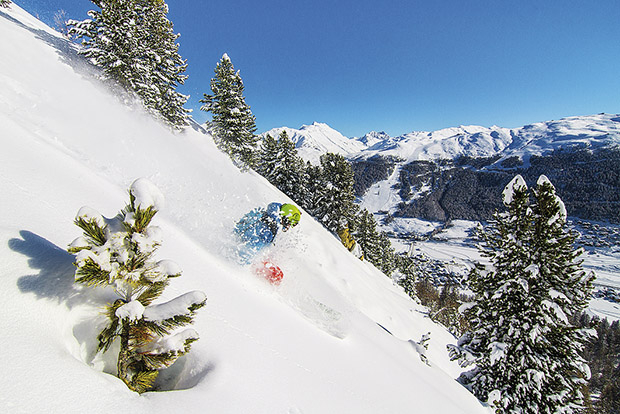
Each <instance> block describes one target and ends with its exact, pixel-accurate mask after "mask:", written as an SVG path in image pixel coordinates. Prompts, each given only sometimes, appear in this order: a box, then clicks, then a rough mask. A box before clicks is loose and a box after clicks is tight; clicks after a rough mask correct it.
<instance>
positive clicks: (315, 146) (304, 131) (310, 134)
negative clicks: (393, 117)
mask: <svg viewBox="0 0 620 414" xmlns="http://www.w3.org/2000/svg"><path fill="white" fill-rule="evenodd" d="M282 131H286V133H287V135H288V136H289V138H291V140H292V141H293V142H294V143H295V147H296V148H297V151H298V153H299V155H300V156H301V157H302V158H303V159H304V160H306V161H310V162H311V163H313V164H318V163H319V158H320V157H321V155H323V154H325V153H326V152H332V153H336V154H341V155H343V156H345V157H349V156H351V155H352V154H355V153H358V152H359V151H362V150H363V149H365V148H366V147H367V145H366V144H365V143H364V142H362V141H360V140H357V139H355V138H347V137H345V136H344V135H342V134H341V133H340V132H338V131H336V130H335V129H333V128H332V127H330V126H329V125H327V124H323V123H319V122H314V123H313V124H312V125H303V126H302V127H301V128H299V129H294V128H288V127H281V128H274V129H271V130H269V131H267V132H264V133H262V134H261V136H265V135H268V134H269V135H271V136H272V137H274V138H277V137H278V136H279V135H280V134H281V133H282Z"/></svg>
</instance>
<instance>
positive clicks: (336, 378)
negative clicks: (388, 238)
mask: <svg viewBox="0 0 620 414" xmlns="http://www.w3.org/2000/svg"><path fill="white" fill-rule="evenodd" d="M0 38H1V39H3V41H2V42H0V55H1V56H2V57H3V58H2V59H1V60H0V148H1V149H0V194H1V196H0V213H1V214H0V238H2V240H4V241H5V242H3V243H2V244H1V247H0V262H1V263H2V266H0V300H1V302H2V304H3V311H2V313H1V320H2V333H1V334H0V346H1V347H2V350H3V352H2V356H1V357H0V365H1V366H2V367H3V375H2V378H1V379H0V389H1V390H2V392H0V412H4V413H22V412H24V413H33V412H47V413H85V412H89V413H104V412H110V410H111V409H118V408H121V407H122V409H123V410H124V411H127V412H148V413H170V412H185V413H198V412H206V411H208V412H213V413H332V412H340V413H408V412H420V413H439V414H441V413H446V414H448V413H449V414H453V413H488V409H486V408H484V407H482V406H481V405H480V403H479V402H478V401H477V400H476V399H475V398H474V397H472V396H471V395H470V394H469V393H468V392H467V391H466V390H465V389H463V388H462V387H461V386H460V385H458V384H457V383H456V382H455V381H454V380H453V378H454V376H456V374H457V373H458V371H459V369H458V367H455V366H454V365H453V364H452V363H450V362H449V361H448V360H447V356H446V351H445V345H446V344H447V343H449V342H452V341H453V338H452V337H451V336H450V335H449V334H448V333H447V332H446V331H445V330H444V329H442V328H441V327H438V326H437V325H435V324H433V323H431V322H430V320H429V319H428V318H427V317H425V313H424V309H423V308H422V307H420V306H418V305H416V304H415V303H414V302H412V301H411V300H410V299H409V298H408V297H407V296H406V295H405V294H404V293H403V292H402V291H401V289H399V288H397V287H395V286H394V285H393V284H392V282H391V281H390V280H389V279H388V278H386V277H384V276H383V275H382V274H380V273H379V272H377V271H376V270H375V269H374V268H372V267H370V266H369V265H368V264H366V263H364V262H361V261H359V260H357V259H355V258H354V257H353V256H352V255H350V254H349V253H348V252H346V250H345V249H344V248H343V247H342V246H341V245H340V244H339V242H338V241H337V240H336V239H335V238H334V237H332V236H331V235H330V234H329V233H327V232H326V231H325V230H324V229H323V228H322V227H321V226H320V225H319V224H317V223H316V222H315V221H314V220H311V219H310V218H309V217H308V216H307V215H305V216H304V218H302V221H301V224H300V225H299V226H298V227H297V228H295V229H294V231H291V232H288V233H286V234H285V235H284V236H285V237H283V238H282V239H281V240H279V241H278V246H277V249H274V250H273V251H272V252H271V253H270V254H271V256H272V259H273V260H274V261H275V262H276V263H278V264H279V265H280V266H281V267H282V269H283V270H284V273H285V279H284V281H283V283H282V285H280V286H279V287H277V288H274V287H272V286H271V285H269V284H267V283H266V282H263V281H262V280H259V279H258V278H256V277H255V276H254V275H253V274H252V273H251V272H250V271H249V269H247V268H245V267H241V266H239V265H237V264H235V262H234V261H233V260H231V258H230V253H229V252H230V248H231V244H232V241H231V237H230V229H231V227H232V225H233V224H234V222H235V220H237V219H238V218H239V217H241V215H242V214H243V213H245V212H246V211H248V210H250V209H251V208H253V207H255V206H260V205H263V206H264V205H265V204H267V203H268V202H270V201H273V200H281V201H285V200H286V197H285V196H284V195H282V194H281V193H279V192H278V191H277V190H275V189H274V188H273V187H272V186H270V185H269V184H268V183H267V182H266V181H265V180H264V179H262V178H261V177H259V176H257V175H255V174H253V173H240V172H239V171H238V170H237V169H236V168H234V166H233V165H232V164H231V162H230V161H229V159H228V157H226V156H224V155H222V154H221V153H220V152H219V151H218V150H217V149H216V148H215V146H214V144H213V142H212V140H211V139H210V137H208V136H205V135H202V134H199V133H196V132H194V131H191V130H188V131H185V132H184V133H181V134H173V133H171V132H170V131H168V130H167V129H166V128H165V127H163V126H161V125H159V124H158V123H156V122H155V121H153V120H152V119H151V118H150V117H149V116H148V115H145V114H144V113H143V111H142V110H141V109H140V108H139V107H132V106H126V105H121V104H119V100H118V98H116V97H115V96H113V94H111V93H110V92H109V91H108V90H107V89H106V88H105V87H104V86H103V85H102V84H101V83H100V82H98V81H97V80H95V79H94V78H93V75H92V71H91V69H89V68H88V67H87V66H86V65H84V64H83V62H82V61H81V59H79V58H77V57H76V56H75V54H74V53H73V52H72V47H71V46H70V45H69V44H67V43H66V42H65V41H64V40H63V39H61V38H59V37H57V36H56V35H55V34H54V33H53V32H51V31H50V30H49V29H48V28H47V27H45V26H44V25H42V24H41V23H39V22H38V21H37V20H35V19H33V18H32V17H31V16H29V15H27V14H26V13H25V12H24V11H22V10H21V9H19V8H18V7H17V6H12V7H11V9H8V10H6V9H2V10H1V11H0ZM138 177H147V178H148V179H150V180H151V181H152V182H154V183H155V184H156V185H157V186H158V187H159V189H160V190H161V191H162V192H163V194H164V195H165V196H166V205H165V208H164V209H163V210H162V211H161V212H160V213H159V214H158V215H157V216H156V218H155V222H156V224H157V225H159V226H160V227H161V228H162V230H163V235H164V241H163V245H162V247H161V249H160V252H159V257H160V258H168V259H172V260H174V261H176V262H177V263H179V264H180V266H181V267H182V269H183V270H184V275H183V276H182V277H181V278H179V279H175V280H174V281H173V282H172V284H171V286H170V287H169V288H168V290H167V291H166V293H165V294H164V297H162V300H164V299H167V298H171V297H174V296H177V295H179V294H181V293H183V292H186V291H189V290H196V289H197V290H202V291H204V292H205V293H206V294H207V297H208V301H207V304H206V306H205V308H203V309H201V310H200V312H199V316H198V318H197V321H196V323H195V325H194V328H195V329H196V330H197V331H198V332H199V334H200V335H201V340H200V341H198V342H197V343H195V344H194V346H193V348H192V352H191V353H190V354H189V355H188V356H187V357H184V358H181V359H180V360H179V361H178V362H177V363H176V364H175V365H173V367H171V368H170V369H169V370H167V371H166V372H164V373H163V374H162V375H161V379H162V382H161V386H162V387H163V388H164V389H170V390H176V391H174V392H167V393H146V394H143V395H141V396H139V395H137V394H135V393H132V392H130V391H128V390H127V388H126V387H125V386H124V384H122V383H121V382H120V381H119V380H118V379H116V378H115V377H114V376H112V375H109V374H107V373H106V372H112V371H113V369H114V368H113V358H110V356H107V357H103V358H101V357H96V356H95V355H94V352H93V350H94V347H95V337H96V334H97V329H98V328H100V326H101V321H102V320H101V315H100V314H99V312H100V309H101V307H102V306H103V305H104V304H105V303H106V301H107V300H109V299H110V294H109V292H107V291H105V290H103V289H102V290H97V291H90V290H87V289H83V288H81V287H79V286H76V285H74V284H73V283H72V282H73V266H72V262H73V257H72V256H71V255H69V254H68V253H66V251H65V248H66V246H67V245H68V243H70V242H71V241H72V240H73V239H74V238H75V237H77V236H78V235H80V231H79V229H78V228H77V227H76V226H74V225H73V224H72V221H73V218H74V216H75V214H76V212H77V211H78V209H79V208H80V207H81V206H83V205H88V206H91V207H93V208H95V209H97V210H98V211H100V212H101V213H102V214H103V215H105V216H106V217H112V216H114V215H115V214H116V213H117V212H118V210H119V209H120V208H122V207H123V206H124V204H125V203H126V201H127V192H126V191H127V188H128V186H129V185H130V184H131V182H132V181H133V180H134V179H135V178H138ZM379 324H380V325H381V326H382V327H383V328H382V327H380V326H379ZM387 331H389V332H391V334H390V333H388V332H387ZM427 332H431V341H430V348H429V350H428V353H427V355H428V358H429V360H430V361H431V366H427V365H425V364H424V363H423V362H421V360H420V357H419V354H418V353H417V351H416V348H415V347H414V346H413V344H412V342H411V341H418V340H420V338H421V337H422V335H423V334H425V333H427ZM112 356H113V355H112Z"/></svg>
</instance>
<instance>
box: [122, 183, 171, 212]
mask: <svg viewBox="0 0 620 414" xmlns="http://www.w3.org/2000/svg"><path fill="white" fill-rule="evenodd" d="M129 191H130V193H131V194H132V195H133V196H134V197H135V201H134V205H135V207H136V208H138V207H140V208H141V209H143V210H146V209H147V208H148V207H149V206H153V208H154V209H155V210H157V211H160V210H161V209H162V208H163V207H164V201H165V198H164V195H163V194H162V192H161V191H159V188H157V187H156V186H155V184H153V183H152V182H150V181H149V180H147V179H146V178H138V179H137V180H136V181H134V182H133V184H131V188H130V190H129Z"/></svg>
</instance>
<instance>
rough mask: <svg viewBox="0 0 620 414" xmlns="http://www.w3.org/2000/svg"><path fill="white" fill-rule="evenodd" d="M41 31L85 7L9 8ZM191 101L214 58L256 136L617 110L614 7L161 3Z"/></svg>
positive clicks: (618, 17)
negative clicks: (312, 128)
mask: <svg viewBox="0 0 620 414" xmlns="http://www.w3.org/2000/svg"><path fill="white" fill-rule="evenodd" d="M16 3H17V4H18V5H20V6H22V7H23V8H25V9H26V10H28V11H29V12H31V13H32V14H35V15H39V17H40V18H41V19H42V20H43V21H45V22H47V23H48V24H53V16H54V13H55V12H56V11H57V10H61V9H62V10H65V11H66V14H67V16H68V17H69V18H75V19H85V18H87V15H86V12H87V11H88V10H90V9H93V8H95V6H94V5H93V4H92V3H91V2H90V1H87V0H16ZM167 3H168V5H169V7H170V14H169V15H168V17H169V19H170V20H171V21H172V22H173V24H174V28H175V31H176V32H177V33H180V34H181V37H180V38H179V43H180V53H181V56H183V58H185V59H187V61H188V64H189V69H188V71H187V74H188V75H189V79H188V80H187V82H186V84H185V85H184V86H182V87H181V88H179V90H180V91H181V92H183V93H185V94H189V95H191V97H190V99H189V101H188V103H187V105H186V106H187V107H190V108H193V109H194V113H193V116H194V118H196V119H197V120H199V121H204V120H206V119H207V118H208V114H207V113H204V112H202V111H199V110H198V108H199V106H200V104H199V103H198V100H199V99H201V98H202V96H203V94H204V93H205V92H209V81H210V79H211V78H212V77H213V69H214V68H215V65H216V64H217V62H218V61H219V59H220V58H221V56H222V54H223V53H228V55H229V56H230V58H231V60H232V62H233V64H234V65H235V68H236V69H238V70H240V71H241V77H242V78H243V81H244V84H245V96H246V102H247V103H248V104H249V105H250V106H251V107H252V112H253V113H254V115H255V116H256V120H257V127H258V130H259V132H263V131H266V130H268V129H271V128H274V127H280V126H289V127H293V128H298V127H300V126H301V125H302V124H310V123H312V122H314V121H318V122H325V123H327V124H329V125H330V126H332V127H333V128H335V129H337V130H339V131H340V132H342V133H343V134H344V135H346V136H349V137H353V136H362V135H364V134H365V133H366V132H369V131H372V130H377V131H386V132H387V133H389V134H390V135H392V136H395V135H400V134H403V133H407V132H411V131H414V130H415V131H420V130H436V129H440V128H445V127H450V126H457V125H469V124H476V125H484V126H491V125H499V126H504V127H517V126H521V125H525V124H528V123H532V122H538V121H546V120H551V119H558V118H561V117H565V116H573V115H590V114H595V113H599V112H608V113H618V112H620V1H619V0H594V1H593V0H582V1H576V0H543V1H541V0H518V1H516V0H469V1H463V0H450V1H448V0H444V1H442V0H425V1H419V0H383V1H381V0H375V1H370V0H336V1H334V0H303V1H302V0H263V1H256V0H226V1H209V0H168V1H167Z"/></svg>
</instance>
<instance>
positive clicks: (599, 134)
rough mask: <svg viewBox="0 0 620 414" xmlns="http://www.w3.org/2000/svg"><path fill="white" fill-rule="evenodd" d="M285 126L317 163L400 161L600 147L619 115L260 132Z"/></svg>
mask: <svg viewBox="0 0 620 414" xmlns="http://www.w3.org/2000/svg"><path fill="white" fill-rule="evenodd" d="M283 130H284V131H286V132H287V134H288V135H289V137H291V138H292V140H293V142H295V143H296V147H297V149H298V151H299V154H300V155H301V156H302V158H304V159H305V160H309V161H311V162H314V163H316V162H317V161H318V159H319V157H320V156H321V154H324V153H325V152H335V153H338V154H342V155H344V156H345V157H347V158H349V159H352V160H364V159H369V158H373V157H375V156H382V157H393V158H397V159H400V160H402V161H403V162H405V163H407V162H412V161H419V160H437V159H444V160H454V159H456V158H458V157H472V158H477V157H492V156H500V157H501V159H502V160H503V159H506V158H509V157H515V156H517V157H519V158H520V159H522V160H527V159H529V157H531V156H532V155H543V154H545V153H549V152H551V151H554V150H557V149H560V148H571V147H588V148H593V149H595V148H601V147H606V146H619V145H620V115H612V114H598V115H590V116H575V117H568V118H563V119H560V120H553V121H547V122H538V123H534V124H531V125H525V126H523V127H520V128H512V129H511V128H502V127H498V126H492V127H483V126H477V125H469V126H459V127H453V128H445V129H440V130H437V131H431V132H425V131H414V132H410V133H407V134H404V135H400V136H397V137H391V136H389V135H388V134H386V133H385V132H375V131H373V132H369V133H367V134H366V135H364V136H363V137H361V138H355V137H354V138H348V137H345V136H344V135H342V134H341V133H340V132H338V131H336V130H334V129H333V128H331V127H330V126H328V125H326V124H322V123H316V122H315V123H313V124H312V125H309V126H308V125H304V126H302V127H301V128H300V129H294V128H288V127H281V128H274V129H272V130H270V131H267V132H265V133H263V134H261V135H266V134H271V135H272V136H278V135H279V134H280V132H282V131H283Z"/></svg>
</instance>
